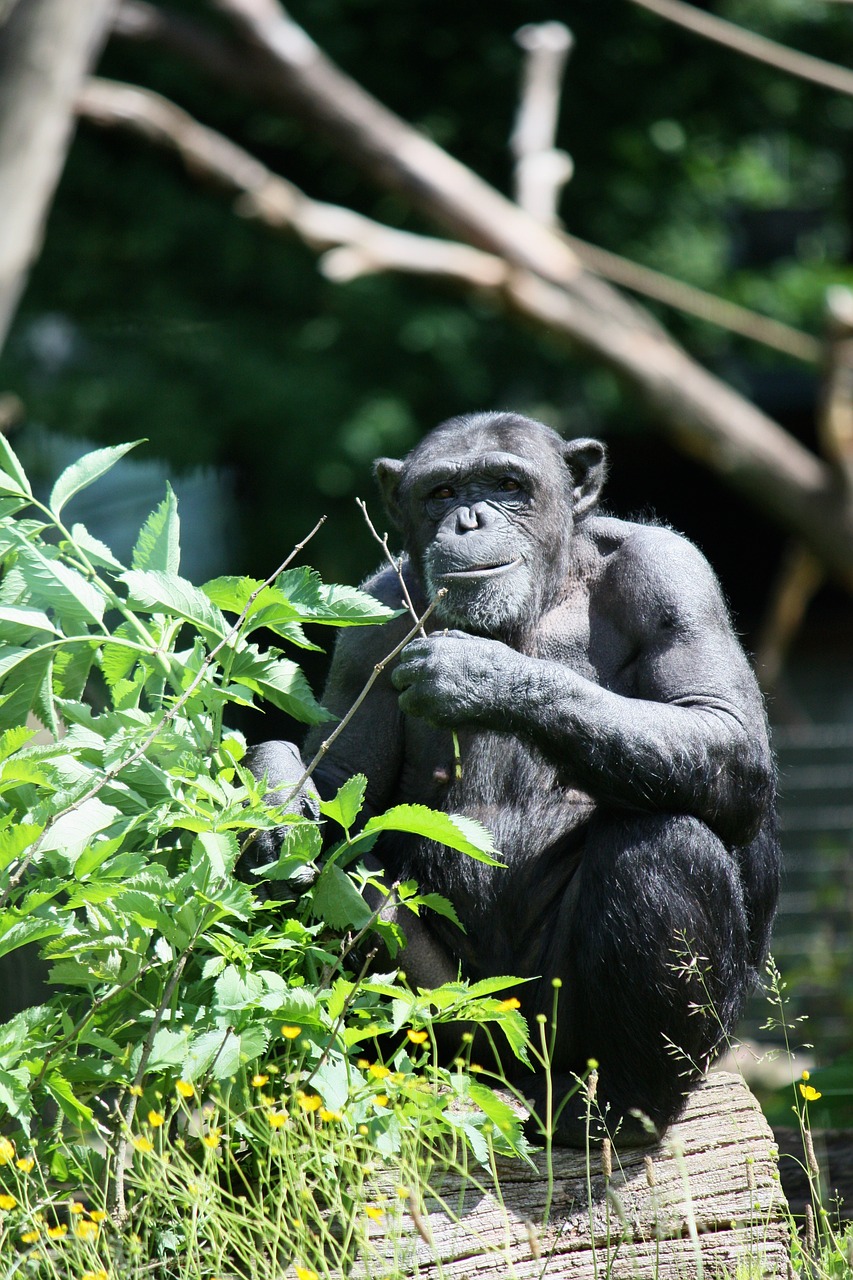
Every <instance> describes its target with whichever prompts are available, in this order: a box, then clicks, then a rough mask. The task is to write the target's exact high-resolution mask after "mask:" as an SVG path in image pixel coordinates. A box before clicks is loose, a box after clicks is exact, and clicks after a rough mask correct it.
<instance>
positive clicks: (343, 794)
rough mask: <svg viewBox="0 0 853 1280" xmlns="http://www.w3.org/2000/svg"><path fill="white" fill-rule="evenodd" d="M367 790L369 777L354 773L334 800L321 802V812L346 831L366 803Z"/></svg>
mask: <svg viewBox="0 0 853 1280" xmlns="http://www.w3.org/2000/svg"><path fill="white" fill-rule="evenodd" d="M366 790H367V778H366V777H365V776H364V774H363V773H356V774H353V776H352V777H351V778H349V779H348V780H347V781H346V782H345V783H344V784H343V786H342V787H340V788H339V790H338V794H337V795H336V796H335V798H334V799H333V800H323V801H321V802H320V812H321V813H322V814H324V815H325V816H326V817H327V818H332V819H333V820H334V821H335V822H337V823H338V824H339V826H342V827H343V829H344V830H345V831H349V829H350V827H351V826H352V824H353V823H354V822H355V820H356V818H357V817H358V815H359V814H360V813H361V807H362V805H363V804H364V793H365V791H366Z"/></svg>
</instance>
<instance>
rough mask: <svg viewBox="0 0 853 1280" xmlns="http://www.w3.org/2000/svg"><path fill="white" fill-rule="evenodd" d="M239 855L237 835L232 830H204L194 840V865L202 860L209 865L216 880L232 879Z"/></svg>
mask: <svg viewBox="0 0 853 1280" xmlns="http://www.w3.org/2000/svg"><path fill="white" fill-rule="evenodd" d="M239 857H240V846H239V844H238V843H237V837H236V836H235V835H233V834H232V833H231V832H230V831H227V832H216V831H202V832H201V833H200V834H199V835H197V836H196V838H195V840H193V847H192V861H193V865H195V864H196V863H198V862H202V863H203V864H204V865H206V866H208V867H209V868H210V874H211V876H212V878H213V879H214V880H219V881H223V880H225V881H228V880H230V879H231V875H232V872H233V871H234V867H235V865H236V863H237V859H238V858H239Z"/></svg>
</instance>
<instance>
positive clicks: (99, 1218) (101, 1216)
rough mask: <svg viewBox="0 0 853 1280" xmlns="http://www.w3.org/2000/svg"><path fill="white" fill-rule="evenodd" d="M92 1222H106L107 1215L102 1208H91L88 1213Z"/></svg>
mask: <svg viewBox="0 0 853 1280" xmlns="http://www.w3.org/2000/svg"><path fill="white" fill-rule="evenodd" d="M89 1217H90V1218H91V1219H92V1221H93V1222H106V1220H107V1215H106V1211H105V1210H104V1209H93V1210H92V1212H91V1213H90V1214H89Z"/></svg>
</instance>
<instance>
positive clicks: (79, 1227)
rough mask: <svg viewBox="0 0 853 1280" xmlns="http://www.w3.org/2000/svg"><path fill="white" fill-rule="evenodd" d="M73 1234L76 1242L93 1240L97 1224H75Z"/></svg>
mask: <svg viewBox="0 0 853 1280" xmlns="http://www.w3.org/2000/svg"><path fill="white" fill-rule="evenodd" d="M74 1234H75V1236H76V1237H77V1239H78V1240H94V1239H95V1236H96V1235H97V1234H98V1224H97V1222H75V1223H74Z"/></svg>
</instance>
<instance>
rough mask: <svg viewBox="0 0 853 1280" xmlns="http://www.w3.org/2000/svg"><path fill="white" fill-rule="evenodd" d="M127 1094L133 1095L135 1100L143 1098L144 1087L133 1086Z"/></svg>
mask: <svg viewBox="0 0 853 1280" xmlns="http://www.w3.org/2000/svg"><path fill="white" fill-rule="evenodd" d="M127 1092H128V1093H131V1094H133V1096H134V1098H141V1097H142V1086H141V1085H138V1084H132V1085H131V1086H130V1088H129V1089H128V1091H127Z"/></svg>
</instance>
